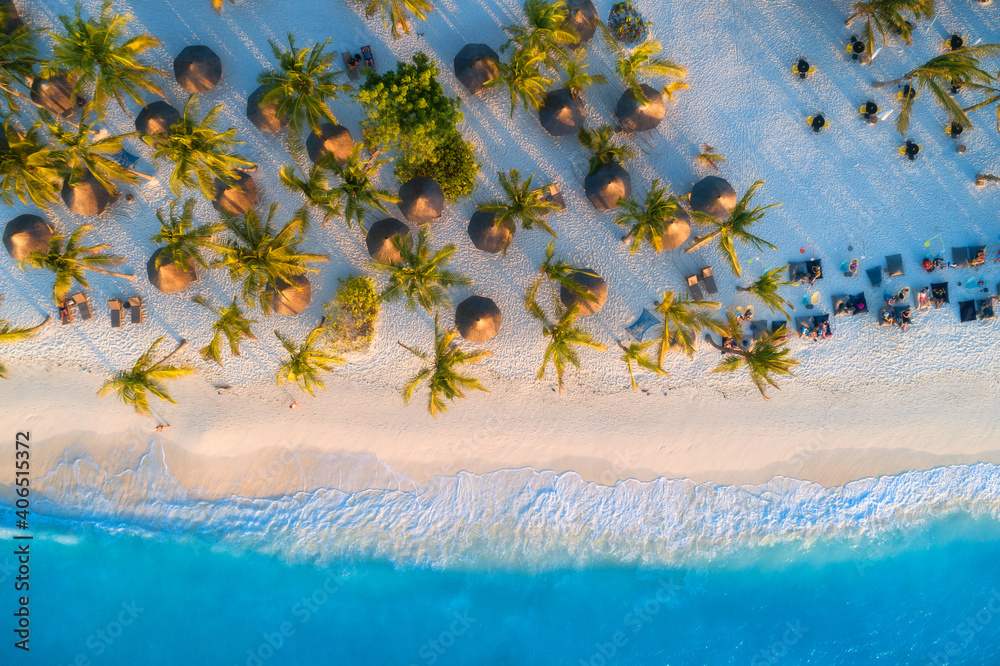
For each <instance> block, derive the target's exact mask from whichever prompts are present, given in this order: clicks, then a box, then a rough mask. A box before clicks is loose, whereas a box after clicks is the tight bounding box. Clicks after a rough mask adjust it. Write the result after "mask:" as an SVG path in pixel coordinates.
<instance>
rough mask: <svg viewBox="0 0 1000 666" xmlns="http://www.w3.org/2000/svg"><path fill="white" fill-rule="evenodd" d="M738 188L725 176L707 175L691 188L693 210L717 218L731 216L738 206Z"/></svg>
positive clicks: (722, 218) (721, 218)
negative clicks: (734, 187)
mask: <svg viewBox="0 0 1000 666" xmlns="http://www.w3.org/2000/svg"><path fill="white" fill-rule="evenodd" d="M736 199H737V197H736V190H734V189H733V186H732V185H730V184H729V182H728V181H726V180H725V179H724V178H719V177H718V176H706V177H705V178H702V179H701V180H699V181H698V182H697V183H695V184H694V187H692V188H691V199H690V203H691V210H696V211H698V212H699V213H705V214H706V215H711V216H712V217H714V218H716V219H717V220H724V219H726V218H727V217H729V214H730V213H732V212H733V208H735V207H736Z"/></svg>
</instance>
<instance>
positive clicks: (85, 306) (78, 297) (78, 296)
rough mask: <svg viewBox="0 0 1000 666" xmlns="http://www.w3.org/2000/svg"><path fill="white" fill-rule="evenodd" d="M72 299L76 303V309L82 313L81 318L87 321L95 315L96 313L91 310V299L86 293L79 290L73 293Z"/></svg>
mask: <svg viewBox="0 0 1000 666" xmlns="http://www.w3.org/2000/svg"><path fill="white" fill-rule="evenodd" d="M72 299H73V304H74V305H76V309H77V311H78V312H79V313H80V319H82V320H83V321H87V320H88V319H90V318H92V317H93V316H94V313H93V312H91V311H90V300H89V299H88V298H87V295H86V294H85V293H83V292H82V291H78V292H76V293H75V294H73V296H72Z"/></svg>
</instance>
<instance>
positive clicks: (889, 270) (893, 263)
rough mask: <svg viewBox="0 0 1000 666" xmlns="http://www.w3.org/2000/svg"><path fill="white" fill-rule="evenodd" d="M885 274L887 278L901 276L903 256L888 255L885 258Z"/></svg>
mask: <svg viewBox="0 0 1000 666" xmlns="http://www.w3.org/2000/svg"><path fill="white" fill-rule="evenodd" d="M885 274H886V275H887V276H889V277H898V276H900V275H903V255H901V254H889V255H886V257H885Z"/></svg>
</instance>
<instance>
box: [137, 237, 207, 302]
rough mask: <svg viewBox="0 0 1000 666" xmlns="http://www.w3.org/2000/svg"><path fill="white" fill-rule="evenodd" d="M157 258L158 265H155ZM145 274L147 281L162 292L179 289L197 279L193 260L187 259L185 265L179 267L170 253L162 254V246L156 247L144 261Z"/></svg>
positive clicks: (166, 292) (167, 292) (169, 292)
mask: <svg viewBox="0 0 1000 666" xmlns="http://www.w3.org/2000/svg"><path fill="white" fill-rule="evenodd" d="M158 258H159V259H160V265H159V267H157V265H156V260H157V259H158ZM146 275H147V276H149V283H150V284H151V285H153V286H154V287H156V288H157V289H159V290H160V291H162V292H163V293H164V294H172V293H174V292H175V291H180V290H181V289H184V288H185V287H186V286H188V285H189V284H191V283H192V282H196V281H197V280H198V273H197V271H196V270H195V267H194V262H192V261H191V260H190V259H189V260H188V263H187V266H186V267H181V266H179V265H177V264H175V263H174V260H173V258H172V257H171V256H170V255H167V254H163V248H162V247H161V248H159V249H157V250H156V252H154V253H153V256H152V257H150V258H149V261H147V262H146Z"/></svg>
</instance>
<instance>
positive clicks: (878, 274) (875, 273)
mask: <svg viewBox="0 0 1000 666" xmlns="http://www.w3.org/2000/svg"><path fill="white" fill-rule="evenodd" d="M865 273H867V274H868V281H869V282H871V283H872V286H873V287H878V286H880V285H881V284H882V267H881V266H876V267H875V268H869V269H868V270H867V271H865Z"/></svg>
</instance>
